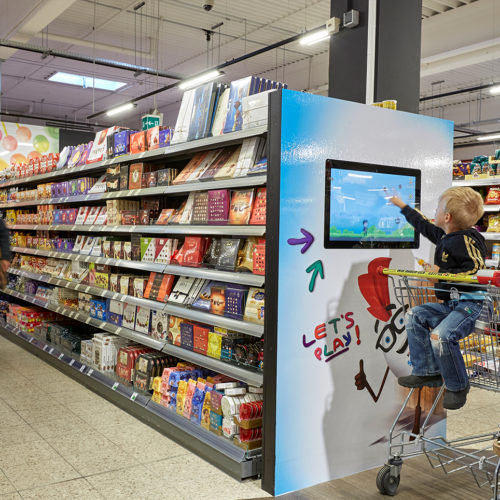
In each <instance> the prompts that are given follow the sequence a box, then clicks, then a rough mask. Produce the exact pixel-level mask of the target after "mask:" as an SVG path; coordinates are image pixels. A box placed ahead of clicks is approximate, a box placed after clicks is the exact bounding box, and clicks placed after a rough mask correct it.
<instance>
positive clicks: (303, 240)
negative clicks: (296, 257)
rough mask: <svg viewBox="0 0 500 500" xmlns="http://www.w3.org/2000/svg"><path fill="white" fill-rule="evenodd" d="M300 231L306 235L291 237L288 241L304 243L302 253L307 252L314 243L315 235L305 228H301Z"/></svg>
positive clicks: (295, 243)
mask: <svg viewBox="0 0 500 500" xmlns="http://www.w3.org/2000/svg"><path fill="white" fill-rule="evenodd" d="M300 232H301V233H302V234H303V235H304V236H305V238H289V239H288V240H287V243H288V244H289V245H304V246H303V247H302V248H301V249H300V253H306V252H307V251H308V250H309V247H310V246H311V245H312V244H313V241H314V236H313V235H312V234H311V233H310V232H309V231H306V230H305V229H301V230H300Z"/></svg>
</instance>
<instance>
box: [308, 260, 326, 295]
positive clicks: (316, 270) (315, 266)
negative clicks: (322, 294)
mask: <svg viewBox="0 0 500 500" xmlns="http://www.w3.org/2000/svg"><path fill="white" fill-rule="evenodd" d="M311 271H312V276H311V281H310V282H309V291H310V292H312V291H313V290H314V285H315V284H316V277H317V276H318V274H319V275H320V277H321V279H322V280H324V279H325V273H324V271H323V262H321V261H320V260H317V261H316V262H314V263H312V264H311V265H310V266H309V267H308V268H307V269H306V272H307V273H310V272H311Z"/></svg>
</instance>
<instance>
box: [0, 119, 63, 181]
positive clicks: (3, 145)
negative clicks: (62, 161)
mask: <svg viewBox="0 0 500 500" xmlns="http://www.w3.org/2000/svg"><path fill="white" fill-rule="evenodd" d="M58 152H59V129H58V128H56V127H41V126H39V125H23V124H21V123H12V122H1V126H0V171H1V170H4V169H6V168H7V167H9V166H10V165H11V163H12V162H15V163H28V162H29V161H30V160H31V159H32V158H33V159H35V158H41V157H42V156H43V155H47V154H49V153H58Z"/></svg>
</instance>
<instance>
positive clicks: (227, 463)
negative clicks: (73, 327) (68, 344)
mask: <svg viewBox="0 0 500 500" xmlns="http://www.w3.org/2000/svg"><path fill="white" fill-rule="evenodd" d="M0 333H1V334H2V335H4V336H5V337H6V338H8V339H9V340H12V341H13V342H15V343H16V344H18V345H20V346H21V347H23V348H24V349H26V350H28V351H30V352H32V353H33V354H35V355H37V356H39V357H40V358H41V359H43V360H44V361H46V362H48V363H49V364H51V365H53V366H55V367H56V368H58V369H60V370H61V371H63V372H64V373H65V374H67V375H69V376H70V377H72V378H74V379H76V380H77V381H78V382H80V383H82V384H83V385H85V386H86V387H88V388H89V389H91V390H93V391H95V392H96V393H98V394H100V395H101V396H103V397H105V398H106V399H108V400H109V401H111V402H112V403H114V404H116V405H117V406H119V407H121V408H122V409H124V410H125V411H127V412H129V413H131V414H132V415H134V416H135V417H137V418H138V419H140V420H141V421H142V422H145V423H146V424H148V425H150V426H152V427H153V428H155V429H156V430H158V431H160V432H162V433H163V434H165V435H166V436H167V437H170V438H171V439H174V440H175V441H177V442H178V443H180V444H181V445H183V446H185V447H186V448H188V449H189V450H191V451H193V452H195V453H197V454H199V455H200V456H202V457H203V458H205V459H207V460H209V461H210V462H211V463H213V464H214V465H216V466H217V467H219V468H221V469H222V470H224V471H225V472H227V473H228V474H231V475H232V476H234V477H237V478H239V479H244V478H248V477H252V476H255V475H257V474H258V473H259V471H260V468H261V461H262V455H261V454H254V453H245V451H244V450H242V449H240V448H238V447H236V446H235V445H233V444H232V443H231V442H230V441H229V440H227V439H225V438H223V437H221V436H217V435H215V434H213V433H211V432H208V431H206V430H205V429H203V428H202V427H201V426H199V425H197V424H196V423H194V422H191V421H190V420H187V419H186V418H184V417H182V416H180V415H177V413H176V412H175V411H173V410H170V409H168V408H164V407H163V406H160V405H158V404H156V403H154V402H153V401H152V400H151V398H150V397H149V396H148V395H145V394H142V393H139V392H136V391H135V390H134V388H133V386H130V385H127V384H124V383H121V382H117V381H116V380H115V379H114V378H112V377H110V376H108V375H107V374H105V373H101V372H99V371H98V370H96V369H94V368H93V367H89V366H87V365H85V364H83V363H81V362H80V361H79V360H78V359H75V357H76V356H75V357H72V356H69V355H68V354H67V353H65V352H62V351H61V350H60V348H58V346H53V345H51V344H48V343H46V342H44V341H41V340H38V339H36V338H35V337H32V336H31V335H29V334H27V333H24V332H22V331H20V330H19V329H18V328H15V327H13V326H11V325H8V324H5V323H4V322H2V324H0Z"/></svg>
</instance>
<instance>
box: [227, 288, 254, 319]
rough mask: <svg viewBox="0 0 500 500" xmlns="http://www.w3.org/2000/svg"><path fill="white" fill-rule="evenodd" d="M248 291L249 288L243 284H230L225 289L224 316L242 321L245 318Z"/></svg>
mask: <svg viewBox="0 0 500 500" xmlns="http://www.w3.org/2000/svg"><path fill="white" fill-rule="evenodd" d="M247 293H248V289H247V288H246V287H245V286H243V285H236V284H228V285H227V286H226V291H225V299H226V305H225V310H224V316H227V317H228V318H233V319H237V320H240V321H241V320H243V314H244V312H245V300H246V295H247Z"/></svg>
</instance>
